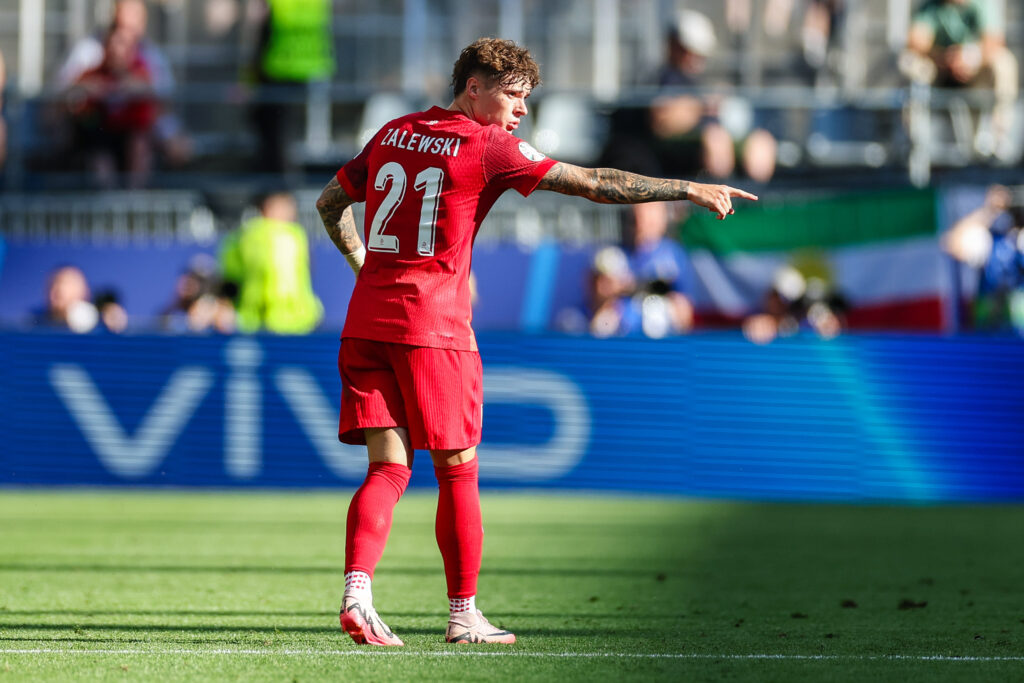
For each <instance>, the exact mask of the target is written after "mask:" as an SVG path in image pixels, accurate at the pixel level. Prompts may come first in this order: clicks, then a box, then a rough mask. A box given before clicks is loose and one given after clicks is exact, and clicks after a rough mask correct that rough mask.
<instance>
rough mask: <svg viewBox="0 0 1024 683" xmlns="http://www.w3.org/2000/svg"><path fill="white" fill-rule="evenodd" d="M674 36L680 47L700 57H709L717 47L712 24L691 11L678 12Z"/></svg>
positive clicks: (703, 16) (701, 15)
mask: <svg viewBox="0 0 1024 683" xmlns="http://www.w3.org/2000/svg"><path fill="white" fill-rule="evenodd" d="M675 34H676V38H677V39H678V40H679V44H680V45H682V46H683V47H685V48H686V49H687V50H689V51H690V52H693V53H694V54H698V55H700V56H701V57H708V56H710V55H711V53H712V52H714V51H715V47H716V46H717V45H718V40H717V39H716V38H715V26H714V24H712V23H711V20H710V19H708V18H707V17H706V16H705V15H703V14H701V13H700V12H696V11H694V10H692V9H684V10H680V11H679V13H678V14H677V15H676V25H675Z"/></svg>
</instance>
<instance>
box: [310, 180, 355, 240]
mask: <svg viewBox="0 0 1024 683" xmlns="http://www.w3.org/2000/svg"><path fill="white" fill-rule="evenodd" d="M354 203H355V202H354V201H353V200H352V198H351V197H349V196H348V194H347V193H346V192H345V190H344V189H343V188H342V187H341V185H339V184H338V179H337V178H331V182H329V183H327V187H325V188H324V191H323V192H321V193H320V198H319V199H318V200H316V210H317V211H318V212H319V213H320V220H322V221H323V222H324V229H325V230H326V231H327V234H328V235H329V236H330V238H331V241H332V242H334V246H336V247H337V248H338V251H340V252H341V253H342V254H352V253H354V252H356V251H358V250H359V248H360V247H361V246H363V240H362V239H360V237H359V229H358V228H357V227H356V219H355V216H353V215H352V207H351V205H352V204H354Z"/></svg>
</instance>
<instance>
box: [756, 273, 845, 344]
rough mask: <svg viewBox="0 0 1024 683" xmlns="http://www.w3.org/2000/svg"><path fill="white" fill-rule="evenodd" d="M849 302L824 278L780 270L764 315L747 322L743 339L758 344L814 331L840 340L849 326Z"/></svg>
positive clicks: (768, 293)
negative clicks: (847, 314) (847, 318)
mask: <svg viewBox="0 0 1024 683" xmlns="http://www.w3.org/2000/svg"><path fill="white" fill-rule="evenodd" d="M847 307H848V306H847V303H846V301H845V300H844V299H843V297H842V296H841V295H840V294H839V293H838V292H837V291H835V289H834V288H832V287H830V286H829V284H828V282H826V280H825V279H824V278H822V277H818V276H805V275H804V274H803V273H801V272H800V270H798V269H797V268H796V267H794V266H792V265H785V266H783V267H781V268H779V269H778V270H777V271H776V273H775V277H774V278H773V281H772V286H771V288H770V289H769V290H768V292H767V293H766V294H765V298H764V306H763V310H762V312H761V313H756V314H754V315H752V316H750V317H748V318H747V319H746V320H744V321H743V336H745V337H746V338H747V339H748V340H750V341H752V342H754V343H755V344H768V343H769V342H772V341H774V340H775V339H777V338H779V337H791V336H793V335H795V334H798V333H799V332H801V331H811V332H814V333H815V334H817V335H818V336H819V337H821V338H822V339H832V338H833V337H836V336H837V335H838V334H839V333H840V332H842V330H843V328H844V327H845V326H846V310H847Z"/></svg>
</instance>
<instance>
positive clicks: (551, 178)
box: [537, 162, 690, 204]
mask: <svg viewBox="0 0 1024 683" xmlns="http://www.w3.org/2000/svg"><path fill="white" fill-rule="evenodd" d="M537 189H539V190H551V191H552V192H561V193H562V194H568V195H574V196H576V197H585V198H586V199H589V200H591V201H594V202H600V203H602V204H638V203H641V202H662V201H675V200H682V199H687V198H688V196H689V190H690V183H689V182H687V181H685V180H671V179H668V178H650V177H648V176H643V175H637V174H636V173H629V172H628V171H620V170H618V169H615V168H582V167H580V166H573V165H572V164H565V163H561V162H559V163H557V164H555V165H554V166H552V167H551V169H550V170H549V171H548V172H547V173H546V174H545V175H544V178H543V179H542V180H541V181H540V184H539V185H537Z"/></svg>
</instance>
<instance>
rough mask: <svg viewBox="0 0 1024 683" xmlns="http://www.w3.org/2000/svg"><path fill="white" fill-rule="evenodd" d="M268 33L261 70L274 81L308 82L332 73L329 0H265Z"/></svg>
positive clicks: (331, 17) (332, 51)
mask: <svg viewBox="0 0 1024 683" xmlns="http://www.w3.org/2000/svg"><path fill="white" fill-rule="evenodd" d="M267 3H268V4H269V5H270V33H269V37H268V40H267V45H266V48H265V49H264V51H263V57H262V60H261V66H262V67H263V73H264V74H266V75H267V77H268V78H270V79H271V80H274V81H297V82H308V81H313V80H318V79H322V78H328V77H329V76H330V75H331V74H333V73H334V50H333V49H332V45H331V21H332V19H333V16H332V8H331V0H267Z"/></svg>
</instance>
